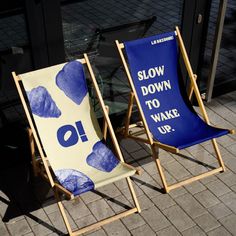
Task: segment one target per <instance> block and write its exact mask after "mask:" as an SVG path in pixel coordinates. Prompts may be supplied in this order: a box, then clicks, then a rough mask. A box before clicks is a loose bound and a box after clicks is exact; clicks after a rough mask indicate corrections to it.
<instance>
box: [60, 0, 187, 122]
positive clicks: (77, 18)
mask: <svg viewBox="0 0 236 236" xmlns="http://www.w3.org/2000/svg"><path fill="white" fill-rule="evenodd" d="M183 2H184V1H183V0H178V1H176V0H169V1H152V0H148V1H144V0H141V1H140V0H125V1H115V0H101V1H95V0H85V1H79V0H78V1H76V0H74V1H71V0H70V1H69V0H64V1H61V14H62V25H63V34H64V46H65V54H66V59H67V60H72V59H76V58H79V57H80V56H81V55H82V54H83V53H84V52H86V53H88V54H89V57H90V60H91V61H92V64H93V66H94V70H95V72H96V77H97V79H98V82H99V86H100V90H101V91H102V95H103V98H104V99H105V103H106V104H108V105H109V107H110V109H111V110H110V114H111V116H113V117H114V118H117V117H119V118H120V117H122V119H123V118H124V114H125V112H126V109H127V104H128V98H129V92H130V89H129V85H128V81H127V79H126V76H125V74H124V72H123V70H122V66H121V62H120V58H119V56H118V53H117V49H116V46H115V39H118V40H119V41H121V42H123V41H127V40H132V39H137V38H140V37H145V36H149V35H154V34H158V33H162V32H168V31H172V30H174V29H175V28H174V27H175V26H176V25H178V26H179V27H181V21H182V8H183ZM93 102H94V108H95V110H96V109H97V103H96V100H94V101H93ZM97 112H98V116H99V110H98V111H97ZM122 119H113V120H116V121H119V122H120V121H122Z"/></svg>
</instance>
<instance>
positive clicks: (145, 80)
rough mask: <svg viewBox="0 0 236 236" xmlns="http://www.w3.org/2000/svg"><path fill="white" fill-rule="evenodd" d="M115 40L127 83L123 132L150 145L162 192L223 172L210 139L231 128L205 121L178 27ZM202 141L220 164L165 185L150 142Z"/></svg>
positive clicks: (176, 147)
mask: <svg viewBox="0 0 236 236" xmlns="http://www.w3.org/2000/svg"><path fill="white" fill-rule="evenodd" d="M116 44H117V48H118V50H119V53H120V56H121V59H122V62H123V65H124V68H125V71H126V73H127V77H128V80H129V84H130V87H131V94H130V102H129V107H128V112H127V119H126V125H125V127H123V130H122V132H123V134H124V136H125V137H127V138H132V139H135V140H137V141H141V142H144V143H148V144H149V145H150V146H151V150H152V154H153V158H154V160H155V162H156V165H157V169H158V171H159V174H160V177H161V180H162V183H163V185H164V189H165V191H166V192H169V191H170V190H171V189H174V188H177V187H180V186H182V185H184V184H187V183H191V182H193V181H195V180H198V179H201V178H203V177H206V176H209V175H211V174H215V173H217V172H219V171H224V170H225V166H224V163H223V160H222V158H221V155H220V151H219V148H218V145H217V143H216V140H215V138H217V137H220V136H223V135H226V134H229V133H234V131H233V130H227V129H221V128H216V127H214V126H212V125H210V122H209V118H208V116H207V113H206V110H205V107H204V104H203V101H202V99H201V95H200V93H199V90H198V87H197V83H196V78H197V76H196V75H195V74H193V71H192V68H191V65H190V62H189V59H188V56H187V53H186V50H185V47H184V44H183V40H182V38H181V34H180V32H179V29H178V27H176V31H173V32H168V33H164V34H160V35H154V36H151V37H147V38H143V39H137V40H134V41H127V42H124V43H119V42H118V41H116ZM123 51H125V52H123ZM179 52H180V53H181V55H182V57H183V59H184V63H185V66H186V69H187V71H188V75H189V78H190V81H191V87H190V91H189V96H188V95H187V93H186V90H185V87H184V85H183V80H182V78H181V77H180V76H179V73H178V53H179ZM125 55H126V57H125ZM126 58H127V59H126ZM126 60H127V62H126ZM193 92H194V93H195V96H196V99H197V101H198V104H199V108H200V111H201V115H199V114H197V113H196V111H195V110H194V108H193V106H192V104H191V102H190V100H191V97H192V94H193ZM134 102H136V104H137V107H138V110H139V113H140V117H141V121H142V125H143V131H144V133H145V134H146V136H140V135H139V134H141V133H140V131H138V132H134V131H133V129H134V128H135V127H136V126H135V124H130V117H131V115H132V107H133V103H134ZM207 140H212V144H213V147H214V150H215V152H216V157H217V159H218V162H219V165H220V167H219V168H216V169H213V170H211V171H209V172H207V173H203V174H201V175H198V176H193V177H191V178H190V179H186V180H184V181H181V182H179V183H176V184H174V185H171V186H168V184H167V182H166V179H165V175H164V172H163V169H162V166H161V163H160V159H159V156H158V152H157V150H156V148H155V147H160V148H162V149H164V150H166V151H170V152H172V153H179V151H180V150H181V149H184V148H187V147H191V146H193V145H196V144H200V143H202V142H205V141H207Z"/></svg>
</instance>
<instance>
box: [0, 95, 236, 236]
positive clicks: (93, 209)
mask: <svg viewBox="0 0 236 236" xmlns="http://www.w3.org/2000/svg"><path fill="white" fill-rule="evenodd" d="M207 110H208V114H209V117H210V120H211V121H212V123H213V124H214V125H219V126H222V127H226V128H234V129H236V92H232V93H229V94H226V95H224V96H221V97H218V98H215V99H213V101H212V102H211V103H209V104H207ZM218 141H219V146H220V149H221V152H222V156H223V160H224V161H225V164H226V167H227V171H226V172H225V173H219V174H217V175H215V176H211V177H208V178H205V179H203V180H201V181H197V182H194V183H193V184H190V185H186V186H185V187H181V188H179V189H176V190H172V191H171V192H170V193H169V194H163V193H161V184H160V179H159V177H158V173H157V171H156V167H155V164H154V162H153V161H152V160H151V157H150V154H149V148H148V147H147V146H142V145H141V144H139V143H136V142H133V141H129V140H121V145H122V151H123V154H124V156H125V160H126V161H127V162H129V163H130V164H132V165H134V166H139V167H140V168H141V169H142V170H143V173H142V175H141V176H135V177H134V178H133V181H134V184H135V189H136V192H137V195H138V200H139V202H140V204H141V208H142V212H141V214H135V215H131V216H128V217H126V218H123V219H122V220H119V221H116V222H114V223H111V224H108V225H106V226H104V227H102V228H100V229H98V230H96V231H93V232H90V233H87V234H86V235H90V236H95V235H101V236H103V235H121V236H125V235H135V236H138V235H148V236H151V235H164V236H168V235H210V236H213V235H221V236H223V235H236V224H235V222H236V136H235V135H234V136H233V135H229V136H224V137H222V138H219V139H218ZM212 151H213V150H212V148H211V145H210V144H209V143H208V142H207V143H203V145H197V146H194V147H192V148H188V149H187V150H186V152H185V154H186V155H190V153H191V154H194V155H195V156H196V157H197V161H202V162H205V163H206V164H207V167H206V166H203V165H200V166H199V165H198V164H197V163H196V162H195V161H191V160H188V159H183V158H181V157H178V156H172V155H169V154H167V153H166V152H164V151H161V161H162V163H163V165H164V168H165V172H166V175H167V180H168V181H169V183H174V182H176V181H177V180H182V179H185V178H186V177H188V176H189V175H196V174H199V173H202V172H203V171H205V170H206V169H207V168H210V167H211V166H215V164H216V159H215V158H214V157H212V154H211V153H212ZM190 156H191V155H190ZM28 176H29V174H28V172H27V166H22V168H20V171H19V168H17V167H15V168H11V169H8V170H7V171H2V170H1V176H0V183H1V186H4V185H3V183H7V184H5V188H3V187H2V188H1V189H0V217H1V218H2V219H3V221H4V222H3V221H0V235H1V236H9V235H12V236H20V235H27V236H31V235H37V236H43V235H50V236H52V235H64V234H66V229H65V226H64V224H63V222H62V218H61V216H60V214H59V209H58V207H57V205H56V203H55V201H54V200H53V197H52V192H51V191H49V188H48V186H47V185H46V184H45V183H44V182H42V181H40V180H39V179H37V178H34V179H32V181H31V182H32V185H29V181H28V179H27V178H28ZM12 177H14V180H13V181H12V180H11V179H12ZM27 183H28V184H27ZM130 199H131V196H130V195H129V194H128V191H127V185H126V184H125V182H122V181H120V182H117V183H115V184H111V185H109V186H107V187H103V188H101V189H99V191H96V192H94V193H85V194H83V195H82V196H81V198H80V199H79V200H77V201H70V202H67V201H65V202H64V204H65V206H66V209H67V213H68V215H69V218H70V221H71V223H72V225H73V227H74V228H75V229H76V228H79V227H82V226H85V225H88V224H90V223H92V222H95V221H97V220H100V219H103V218H105V217H107V216H110V215H113V214H115V213H116V212H120V211H122V210H123V209H124V204H126V203H127V204H129V200H130ZM78 213H79V214H78ZM78 215H79V216H78ZM7 220H9V221H8V222H6V221H7Z"/></svg>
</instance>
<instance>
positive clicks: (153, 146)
mask: <svg viewBox="0 0 236 236" xmlns="http://www.w3.org/2000/svg"><path fill="white" fill-rule="evenodd" d="M151 149H152V153H153V158H154V159H155V163H156V166H157V169H158V172H159V175H160V178H161V181H162V184H163V187H164V190H165V192H166V193H168V192H169V188H168V185H167V182H166V178H165V175H164V172H163V170H162V167H161V162H160V159H159V153H158V151H156V147H155V145H151Z"/></svg>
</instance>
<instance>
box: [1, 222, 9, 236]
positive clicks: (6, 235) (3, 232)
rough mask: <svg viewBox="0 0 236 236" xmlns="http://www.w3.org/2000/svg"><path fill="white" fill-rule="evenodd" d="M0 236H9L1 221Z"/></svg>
mask: <svg viewBox="0 0 236 236" xmlns="http://www.w3.org/2000/svg"><path fill="white" fill-rule="evenodd" d="M0 235H1V236H9V235H10V233H9V232H8V230H7V228H6V226H5V224H4V223H3V222H2V221H0Z"/></svg>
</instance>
